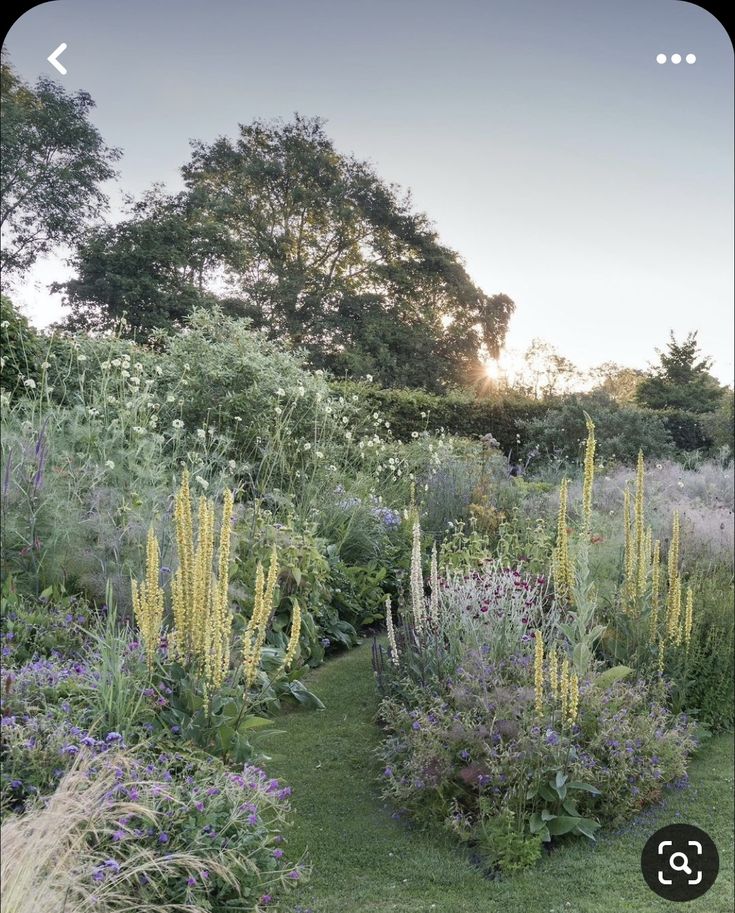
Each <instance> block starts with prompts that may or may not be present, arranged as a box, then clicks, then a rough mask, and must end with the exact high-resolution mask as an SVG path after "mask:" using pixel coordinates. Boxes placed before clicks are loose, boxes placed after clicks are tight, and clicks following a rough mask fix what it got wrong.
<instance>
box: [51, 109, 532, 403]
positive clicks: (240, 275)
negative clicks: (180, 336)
mask: <svg viewBox="0 0 735 913" xmlns="http://www.w3.org/2000/svg"><path fill="white" fill-rule="evenodd" d="M182 173H183V177H184V181H185V188H186V189H185V191H183V192H182V193H181V194H178V195H176V196H174V197H168V198H167V197H165V195H163V194H162V193H160V192H159V193H157V194H155V195H154V196H149V197H148V198H147V199H145V200H143V201H142V202H141V203H140V204H138V206H137V208H136V207H135V206H134V207H133V208H132V210H131V212H130V213H129V216H128V218H127V219H125V220H123V221H122V222H120V223H118V224H117V225H115V226H112V227H106V228H103V229H95V230H92V231H90V232H89V233H88V235H87V237H86V238H85V240H84V242H83V243H82V245H81V246H80V248H79V250H78V253H77V257H76V266H77V270H78V278H77V279H76V280H73V281H72V282H70V283H69V284H68V285H67V287H66V288H67V297H68V302H69V303H70V304H71V305H72V308H73V313H74V320H76V322H77V324H78V325H82V326H83V325H87V326H94V327H97V328H100V327H101V326H102V325H104V324H105V322H110V321H112V320H114V319H116V318H118V317H120V316H121V315H122V313H123V312H125V313H126V315H127V319H128V321H129V322H130V324H131V328H132V329H135V330H137V331H138V332H139V333H140V334H142V335H145V334H147V333H149V332H150V331H151V330H152V329H154V328H156V327H159V326H163V325H165V324H166V323H169V324H173V323H176V322H177V321H179V320H180V319H181V318H182V317H183V316H185V314H186V313H188V312H189V311H190V310H191V308H192V307H193V306H194V305H195V304H200V303H204V299H206V297H207V296H208V295H209V296H216V297H217V298H218V299H220V300H223V301H224V306H225V309H226V310H228V311H229V312H231V313H240V314H243V315H247V316H249V317H250V318H251V319H252V321H253V324H254V326H255V327H256V328H262V329H263V331H264V332H266V333H267V335H268V336H270V337H271V338H278V339H283V340H286V341H288V342H290V343H291V344H292V345H293V346H295V347H302V348H305V349H306V350H307V351H308V352H309V354H310V359H311V362H312V364H313V366H314V367H323V368H328V369H330V370H332V371H333V372H334V373H335V374H337V375H342V374H371V375H372V376H373V377H374V378H375V379H376V380H378V381H380V382H382V383H384V384H387V385H393V386H395V385H411V386H419V387H424V388H428V389H436V390H438V389H442V388H444V387H446V386H447V385H449V384H455V383H459V384H461V383H467V382H468V381H469V380H470V379H471V378H472V375H473V373H474V372H476V371H477V370H478V367H479V355H480V352H481V350H483V349H484V350H486V351H487V352H489V353H490V354H496V353H497V352H498V350H499V348H500V346H501V345H502V342H503V340H504V337H505V332H506V329H507V326H508V321H509V319H510V316H511V314H512V312H513V308H514V305H513V302H512V301H511V299H510V298H509V297H508V296H507V295H503V294H498V295H487V294H486V293H485V292H483V291H482V290H481V289H479V288H478V287H477V286H476V285H475V284H474V283H473V282H472V280H471V279H470V277H469V276H468V274H467V272H466V270H465V268H464V266H463V265H462V263H461V261H460V259H459V257H458V255H457V254H456V253H455V252H454V251H452V250H450V249H449V248H448V247H446V246H444V245H443V244H441V242H440V241H439V239H438V237H437V233H436V231H435V229H434V228H433V226H432V225H431V223H430V222H429V220H428V218H427V217H426V216H425V215H423V214H422V213H418V212H416V211H415V210H414V208H413V206H412V202H411V198H410V195H408V194H404V193H401V192H400V190H399V189H398V188H397V187H395V186H393V185H389V184H386V183H385V182H384V181H382V180H381V179H380V178H379V177H378V175H377V174H376V172H375V170H374V169H373V168H372V167H371V166H370V165H368V164H367V163H365V162H363V161H360V160H358V159H357V158H355V157H354V156H352V155H345V154H342V153H340V152H338V151H337V150H336V149H335V147H334V144H333V143H332V141H331V139H330V138H329V137H328V136H327V134H326V132H325V128H324V124H323V122H322V121H321V120H319V119H317V118H304V117H301V116H299V115H296V116H295V117H294V119H293V120H292V121H290V122H286V123H284V122H280V121H276V122H262V121H256V122H254V123H252V124H249V125H241V126H240V128H239V132H238V134H237V137H236V138H235V139H230V138H226V137H221V138H219V139H217V140H215V141H214V142H213V143H211V144H209V145H207V144H205V143H195V144H194V147H193V151H192V156H191V159H190V161H189V162H187V163H186V165H185V166H184V167H183V169H182Z"/></svg>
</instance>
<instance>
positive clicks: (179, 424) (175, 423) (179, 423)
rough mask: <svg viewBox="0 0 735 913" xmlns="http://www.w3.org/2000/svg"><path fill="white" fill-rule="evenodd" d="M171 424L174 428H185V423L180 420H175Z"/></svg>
mask: <svg viewBox="0 0 735 913" xmlns="http://www.w3.org/2000/svg"><path fill="white" fill-rule="evenodd" d="M171 424H172V425H173V426H174V428H183V427H184V423H183V422H182V421H181V419H180V418H175V419H174V420H173V421H172V422H171Z"/></svg>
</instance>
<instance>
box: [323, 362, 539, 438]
mask: <svg viewBox="0 0 735 913" xmlns="http://www.w3.org/2000/svg"><path fill="white" fill-rule="evenodd" d="M330 387H331V388H332V389H333V390H334V391H335V393H337V394H339V395H340V396H344V397H345V399H351V398H352V397H353V396H355V395H357V396H358V397H359V401H360V404H361V408H363V409H365V411H366V412H374V411H377V412H380V413H382V415H383V416H384V418H385V419H386V420H387V421H389V422H390V429H391V431H392V432H393V436H394V437H396V438H397V439H398V440H401V441H407V440H409V439H410V438H411V433H412V432H414V431H421V430H423V429H424V428H428V429H429V430H432V431H434V430H437V429H439V428H444V430H445V431H446V432H448V433H449V434H456V435H460V436H461V437H469V438H480V437H482V436H483V435H485V434H488V433H489V434H492V435H493V437H495V439H496V440H497V441H498V443H499V444H500V446H501V449H502V450H503V452H504V453H510V452H511V451H512V452H513V453H514V454H515V455H517V454H518V449H519V448H518V442H517V437H516V436H517V435H519V434H521V426H522V423H524V422H527V421H530V420H532V419H534V418H540V417H541V416H543V415H545V414H546V412H548V410H549V402H548V401H547V402H544V403H541V402H538V401H537V400H534V399H530V398H526V397H520V396H516V397H501V398H498V399H477V398H475V397H473V396H472V394H471V393H460V392H452V393H448V394H446V395H444V396H438V395H435V394H432V393H426V392H425V391H423V390H415V389H386V388H383V387H377V386H374V385H373V384H368V383H362V382H357V381H344V380H339V381H331V382H330Z"/></svg>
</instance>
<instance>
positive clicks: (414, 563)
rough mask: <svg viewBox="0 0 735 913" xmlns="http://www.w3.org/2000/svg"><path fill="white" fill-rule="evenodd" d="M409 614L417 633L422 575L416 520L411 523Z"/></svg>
mask: <svg viewBox="0 0 735 913" xmlns="http://www.w3.org/2000/svg"><path fill="white" fill-rule="evenodd" d="M410 588H411V589H410V592H411V614H412V616H413V623H414V627H415V628H416V633H417V634H418V635H421V634H423V631H424V615H425V608H426V606H425V601H424V577H423V573H422V570H421V524H420V523H419V521H418V520H416V521H415V522H414V524H413V546H412V548H411V579H410Z"/></svg>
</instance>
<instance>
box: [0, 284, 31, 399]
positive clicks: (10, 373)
mask: <svg viewBox="0 0 735 913" xmlns="http://www.w3.org/2000/svg"><path fill="white" fill-rule="evenodd" d="M0 352H1V353H2V361H1V362H0V388H1V389H3V390H7V391H10V392H13V391H15V390H16V389H21V390H22V389H23V387H24V385H25V382H26V381H28V382H29V383H28V384H27V385H26V386H28V387H30V386H31V385H32V384H36V383H38V377H39V371H40V367H39V365H40V361H41V357H40V355H41V352H40V342H39V339H38V334H37V333H36V331H35V330H34V329H33V328H32V327H31V326H30V324H29V323H28V320H27V319H26V318H25V317H24V316H23V315H22V314H21V313H20V312H19V311H18V310H16V308H15V307H14V306H13V302H12V301H11V300H10V298H7V297H6V296H5V295H0Z"/></svg>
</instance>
